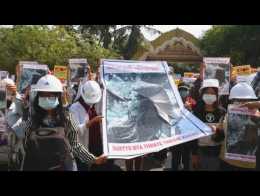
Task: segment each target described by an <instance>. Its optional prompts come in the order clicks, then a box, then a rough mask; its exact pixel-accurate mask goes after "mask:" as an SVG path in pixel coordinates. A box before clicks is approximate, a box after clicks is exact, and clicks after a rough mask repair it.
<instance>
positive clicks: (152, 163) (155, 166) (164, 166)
mask: <svg viewBox="0 0 260 196" xmlns="http://www.w3.org/2000/svg"><path fill="white" fill-rule="evenodd" d="M171 158H172V156H171V153H168V155H167V159H166V160H165V162H163V163H160V161H158V160H156V159H154V158H153V157H151V156H148V157H146V158H145V159H144V168H143V170H144V171H169V170H170V168H171ZM115 164H116V165H118V166H120V168H121V169H122V170H124V171H126V168H125V160H116V161H115Z"/></svg>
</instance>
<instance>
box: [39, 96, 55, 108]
mask: <svg viewBox="0 0 260 196" xmlns="http://www.w3.org/2000/svg"><path fill="white" fill-rule="evenodd" d="M58 105H59V100H58V97H39V106H40V107H41V108H42V109H44V110H51V109H54V108H56V107H57V106H58Z"/></svg>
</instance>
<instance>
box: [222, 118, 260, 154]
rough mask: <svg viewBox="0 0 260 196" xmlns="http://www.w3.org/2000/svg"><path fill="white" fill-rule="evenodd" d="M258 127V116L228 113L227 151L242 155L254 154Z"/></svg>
mask: <svg viewBox="0 0 260 196" xmlns="http://www.w3.org/2000/svg"><path fill="white" fill-rule="evenodd" d="M258 129H259V118H258V117H255V116H249V115H242V114H234V113H229V118H228V132H227V152H228V153H233V154H242V155H255V152H256V149H257V131H258Z"/></svg>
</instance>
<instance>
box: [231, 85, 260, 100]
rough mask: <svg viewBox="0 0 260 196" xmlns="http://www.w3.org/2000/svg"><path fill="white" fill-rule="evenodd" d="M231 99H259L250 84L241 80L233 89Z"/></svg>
mask: <svg viewBox="0 0 260 196" xmlns="http://www.w3.org/2000/svg"><path fill="white" fill-rule="evenodd" d="M231 99H257V97H256V95H255V92H254V89H253V88H252V87H251V86H250V85H249V84H247V83H246V82H240V83H238V84H236V85H235V86H233V88H232V89H231V91H230V95H229V100H231Z"/></svg>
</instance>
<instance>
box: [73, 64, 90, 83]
mask: <svg viewBox="0 0 260 196" xmlns="http://www.w3.org/2000/svg"><path fill="white" fill-rule="evenodd" d="M86 66H87V65H86V64H84V63H81V64H70V78H71V82H78V79H79V78H83V77H84V76H85V73H84V70H85V67H86Z"/></svg>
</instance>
